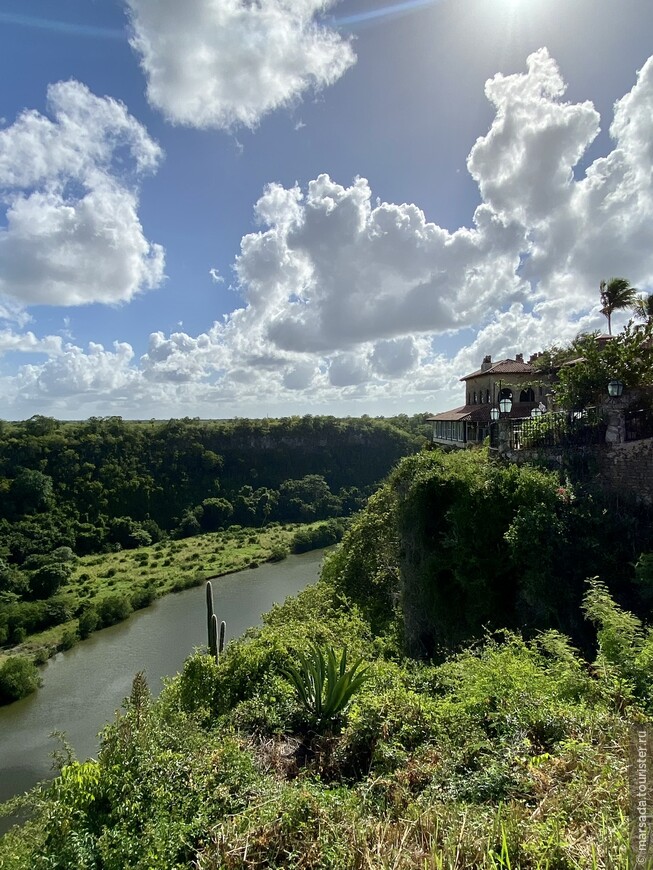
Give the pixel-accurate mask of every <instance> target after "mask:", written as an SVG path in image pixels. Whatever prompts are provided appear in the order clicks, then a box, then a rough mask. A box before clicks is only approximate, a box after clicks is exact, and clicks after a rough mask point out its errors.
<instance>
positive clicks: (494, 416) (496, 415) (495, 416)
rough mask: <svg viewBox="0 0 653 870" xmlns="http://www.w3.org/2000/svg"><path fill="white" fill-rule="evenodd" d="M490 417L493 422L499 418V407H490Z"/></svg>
mask: <svg viewBox="0 0 653 870" xmlns="http://www.w3.org/2000/svg"><path fill="white" fill-rule="evenodd" d="M490 419H491V420H492V422H493V423H496V421H497V420H498V419H499V409H498V408H497V407H492V408H490Z"/></svg>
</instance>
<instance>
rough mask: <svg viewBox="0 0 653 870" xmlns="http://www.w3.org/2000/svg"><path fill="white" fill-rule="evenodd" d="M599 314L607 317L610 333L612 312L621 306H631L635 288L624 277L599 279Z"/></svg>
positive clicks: (634, 296)
mask: <svg viewBox="0 0 653 870" xmlns="http://www.w3.org/2000/svg"><path fill="white" fill-rule="evenodd" d="M599 289H600V291H601V305H602V306H603V308H601V314H604V315H605V316H606V317H607V318H608V335H612V312H613V311H617V310H619V309H621V308H632V307H633V305H634V304H635V300H636V298H637V290H636V289H635V287H631V286H630V282H629V281H628V280H627V279H626V278H610V280H609V281H607V282H606V281H601V283H600V285H599Z"/></svg>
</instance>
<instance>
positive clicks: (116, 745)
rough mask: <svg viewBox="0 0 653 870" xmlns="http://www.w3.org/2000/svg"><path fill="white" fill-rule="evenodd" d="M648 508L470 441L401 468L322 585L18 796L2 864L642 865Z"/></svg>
mask: <svg viewBox="0 0 653 870" xmlns="http://www.w3.org/2000/svg"><path fill="white" fill-rule="evenodd" d="M650 520H651V517H650V515H649V514H648V513H647V511H646V509H644V508H643V506H641V505H630V506H629V505H627V504H624V503H623V502H622V503H620V505H619V511H618V512H617V511H615V510H614V505H612V506H611V505H610V504H609V503H607V502H601V501H600V499H597V497H596V496H592V495H590V494H589V493H587V492H585V491H584V490H583V489H582V487H581V486H579V485H578V484H574V483H572V482H570V481H567V480H565V481H561V480H560V478H559V477H558V475H557V474H553V473H550V472H545V471H541V470H538V469H535V468H526V467H524V468H518V467H514V466H507V465H503V464H499V463H495V462H492V461H489V460H488V457H487V455H486V453H485V451H478V452H473V453H468V452H465V453H457V454H448V455H445V454H442V453H440V452H439V451H433V452H431V453H429V452H423V453H420V454H417V455H415V456H409V457H407V458H406V459H404V460H402V461H401V462H400V463H399V465H398V467H397V468H396V469H395V470H394V471H393V472H392V473H391V475H390V476H389V478H388V479H387V481H386V482H385V483H384V485H383V486H382V487H381V488H380V489H378V491H377V492H376V493H375V494H374V495H373V496H372V497H371V498H370V500H369V502H368V503H367V505H366V507H365V508H364V509H363V510H362V511H361V512H360V513H359V514H358V515H357V516H356V517H355V518H354V520H353V522H352V523H351V525H350V528H349V530H348V531H347V532H346V533H345V536H344V538H343V541H342V544H341V545H340V547H339V548H338V549H337V550H336V551H335V552H334V553H333V554H332V555H331V556H330V557H329V558H328V559H327V561H326V564H325V567H324V569H323V572H322V578H321V580H320V582H319V583H318V584H317V585H315V586H313V587H311V588H309V589H308V590H306V591H305V592H304V593H301V594H300V595H299V596H298V597H297V598H296V599H289V600H288V601H287V602H286V603H285V604H284V605H282V606H279V607H275V608H274V609H273V610H272V611H271V613H269V614H268V615H267V617H266V618H265V620H264V625H263V627H261V628H257V629H252V630H250V631H249V632H248V633H247V634H246V635H245V636H244V637H243V638H242V639H240V640H238V641H236V642H234V643H231V644H229V646H228V647H227V649H226V650H225V651H224V653H223V654H222V655H220V656H215V655H211V654H209V655H207V654H202V653H201V652H200V653H196V654H194V655H192V656H191V657H189V658H188V659H187V661H186V663H185V666H184V668H183V671H182V672H181V673H180V674H179V675H177V677H176V678H175V679H174V680H172V681H170V682H169V683H168V684H167V685H166V686H165V688H164V690H163V692H162V694H161V695H160V696H159V698H158V699H157V700H156V701H154V700H153V699H152V698H151V696H150V691H149V688H148V686H147V684H146V682H145V680H144V677H143V675H142V674H138V675H136V677H135V679H134V684H133V689H132V692H131V696H130V697H129V698H128V699H127V700H126V701H125V705H124V709H123V711H122V713H121V715H119V716H118V718H117V719H116V721H115V722H114V723H113V724H111V725H109V726H107V728H106V729H105V731H104V733H103V736H102V744H101V750H100V753H99V755H98V758H97V760H89V761H83V762H78V761H75V760H74V759H73V758H70V757H68V758H62V760H61V765H62V767H61V776H60V777H59V778H58V779H56V780H55V781H54V782H53V783H52V784H51V785H50V786H48V787H47V788H45V789H43V790H41V791H35V792H34V793H33V794H31V795H30V796H28V797H27V798H24V799H18V800H17V801H16V802H14V804H13V806H14V808H16V807H17V806H19V805H22V806H25V807H27V808H29V810H30V812H31V814H32V815H31V817H30V820H29V821H28V822H27V823H26V824H25V825H24V827H23V828H20V829H15V830H14V831H13V832H12V833H10V834H8V835H7V836H6V837H5V838H4V839H3V840H2V841H0V850H2V854H3V857H4V861H5V865H4V866H6V867H7V868H9V870H23V868H25V870H26V868H40V867H43V868H45V867H62V868H63V867H76V868H80V870H81V868H103V870H123V868H126V867H132V868H142V870H145V868H147V870H177V868H178V870H182V868H190V867H198V868H203V870H209V868H211V870H212V868H216V870H217V868H252V870H254V868H260V867H270V868H286V867H301V868H305V870H363V868H371V867H374V868H376V867H378V868H389V867H393V868H397V870H409V868H421V870H423V868H443V870H444V868H446V870H474V868H478V870H498V868H504V870H505V868H521V870H543V868H557V870H614V868H617V867H618V868H627V867H631V866H635V864H634V860H635V858H634V853H633V851H632V841H630V839H629V836H630V830H629V818H628V813H629V802H628V801H629V791H628V735H629V731H630V729H631V726H632V723H633V722H638V723H646V722H650V721H651V717H652V715H653V695H652V694H651V686H652V685H653V680H652V677H653V664H652V663H653V628H651V627H650V626H649V627H647V626H646V625H645V623H644V621H643V619H642V617H643V615H644V614H649V613H650V602H651V600H652V593H653V570H652V568H653V557H652V555H651V551H652V550H653V540H652V537H651V522H650ZM595 575H598V576H595ZM198 594H199V593H198ZM628 601H630V602H631V603H632V605H633V608H634V609H635V610H638V611H639V616H638V615H637V613H636V612H632V610H628V609H626V603H627V602H628ZM570 635H571V637H570ZM572 637H573V638H574V639H575V640H576V642H577V643H580V644H581V645H582V651H581V652H579V650H578V648H577V646H576V645H575V643H574V640H572ZM640 727H642V726H641V724H640ZM163 783H165V785H163ZM642 866H648V865H646V864H645V863H643V864H642Z"/></svg>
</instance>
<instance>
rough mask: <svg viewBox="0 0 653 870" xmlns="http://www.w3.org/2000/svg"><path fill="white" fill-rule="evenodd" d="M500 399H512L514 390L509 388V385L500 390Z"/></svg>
mask: <svg viewBox="0 0 653 870" xmlns="http://www.w3.org/2000/svg"><path fill="white" fill-rule="evenodd" d="M499 399H512V390H509V389H508V387H504V388H503V389H502V390H499Z"/></svg>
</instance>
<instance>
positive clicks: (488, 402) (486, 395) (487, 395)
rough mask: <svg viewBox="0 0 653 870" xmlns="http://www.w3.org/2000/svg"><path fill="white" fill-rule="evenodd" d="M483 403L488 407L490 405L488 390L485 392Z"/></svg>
mask: <svg viewBox="0 0 653 870" xmlns="http://www.w3.org/2000/svg"><path fill="white" fill-rule="evenodd" d="M485 402H486V404H488V405H489V404H490V391H489V390H486V391H485Z"/></svg>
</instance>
